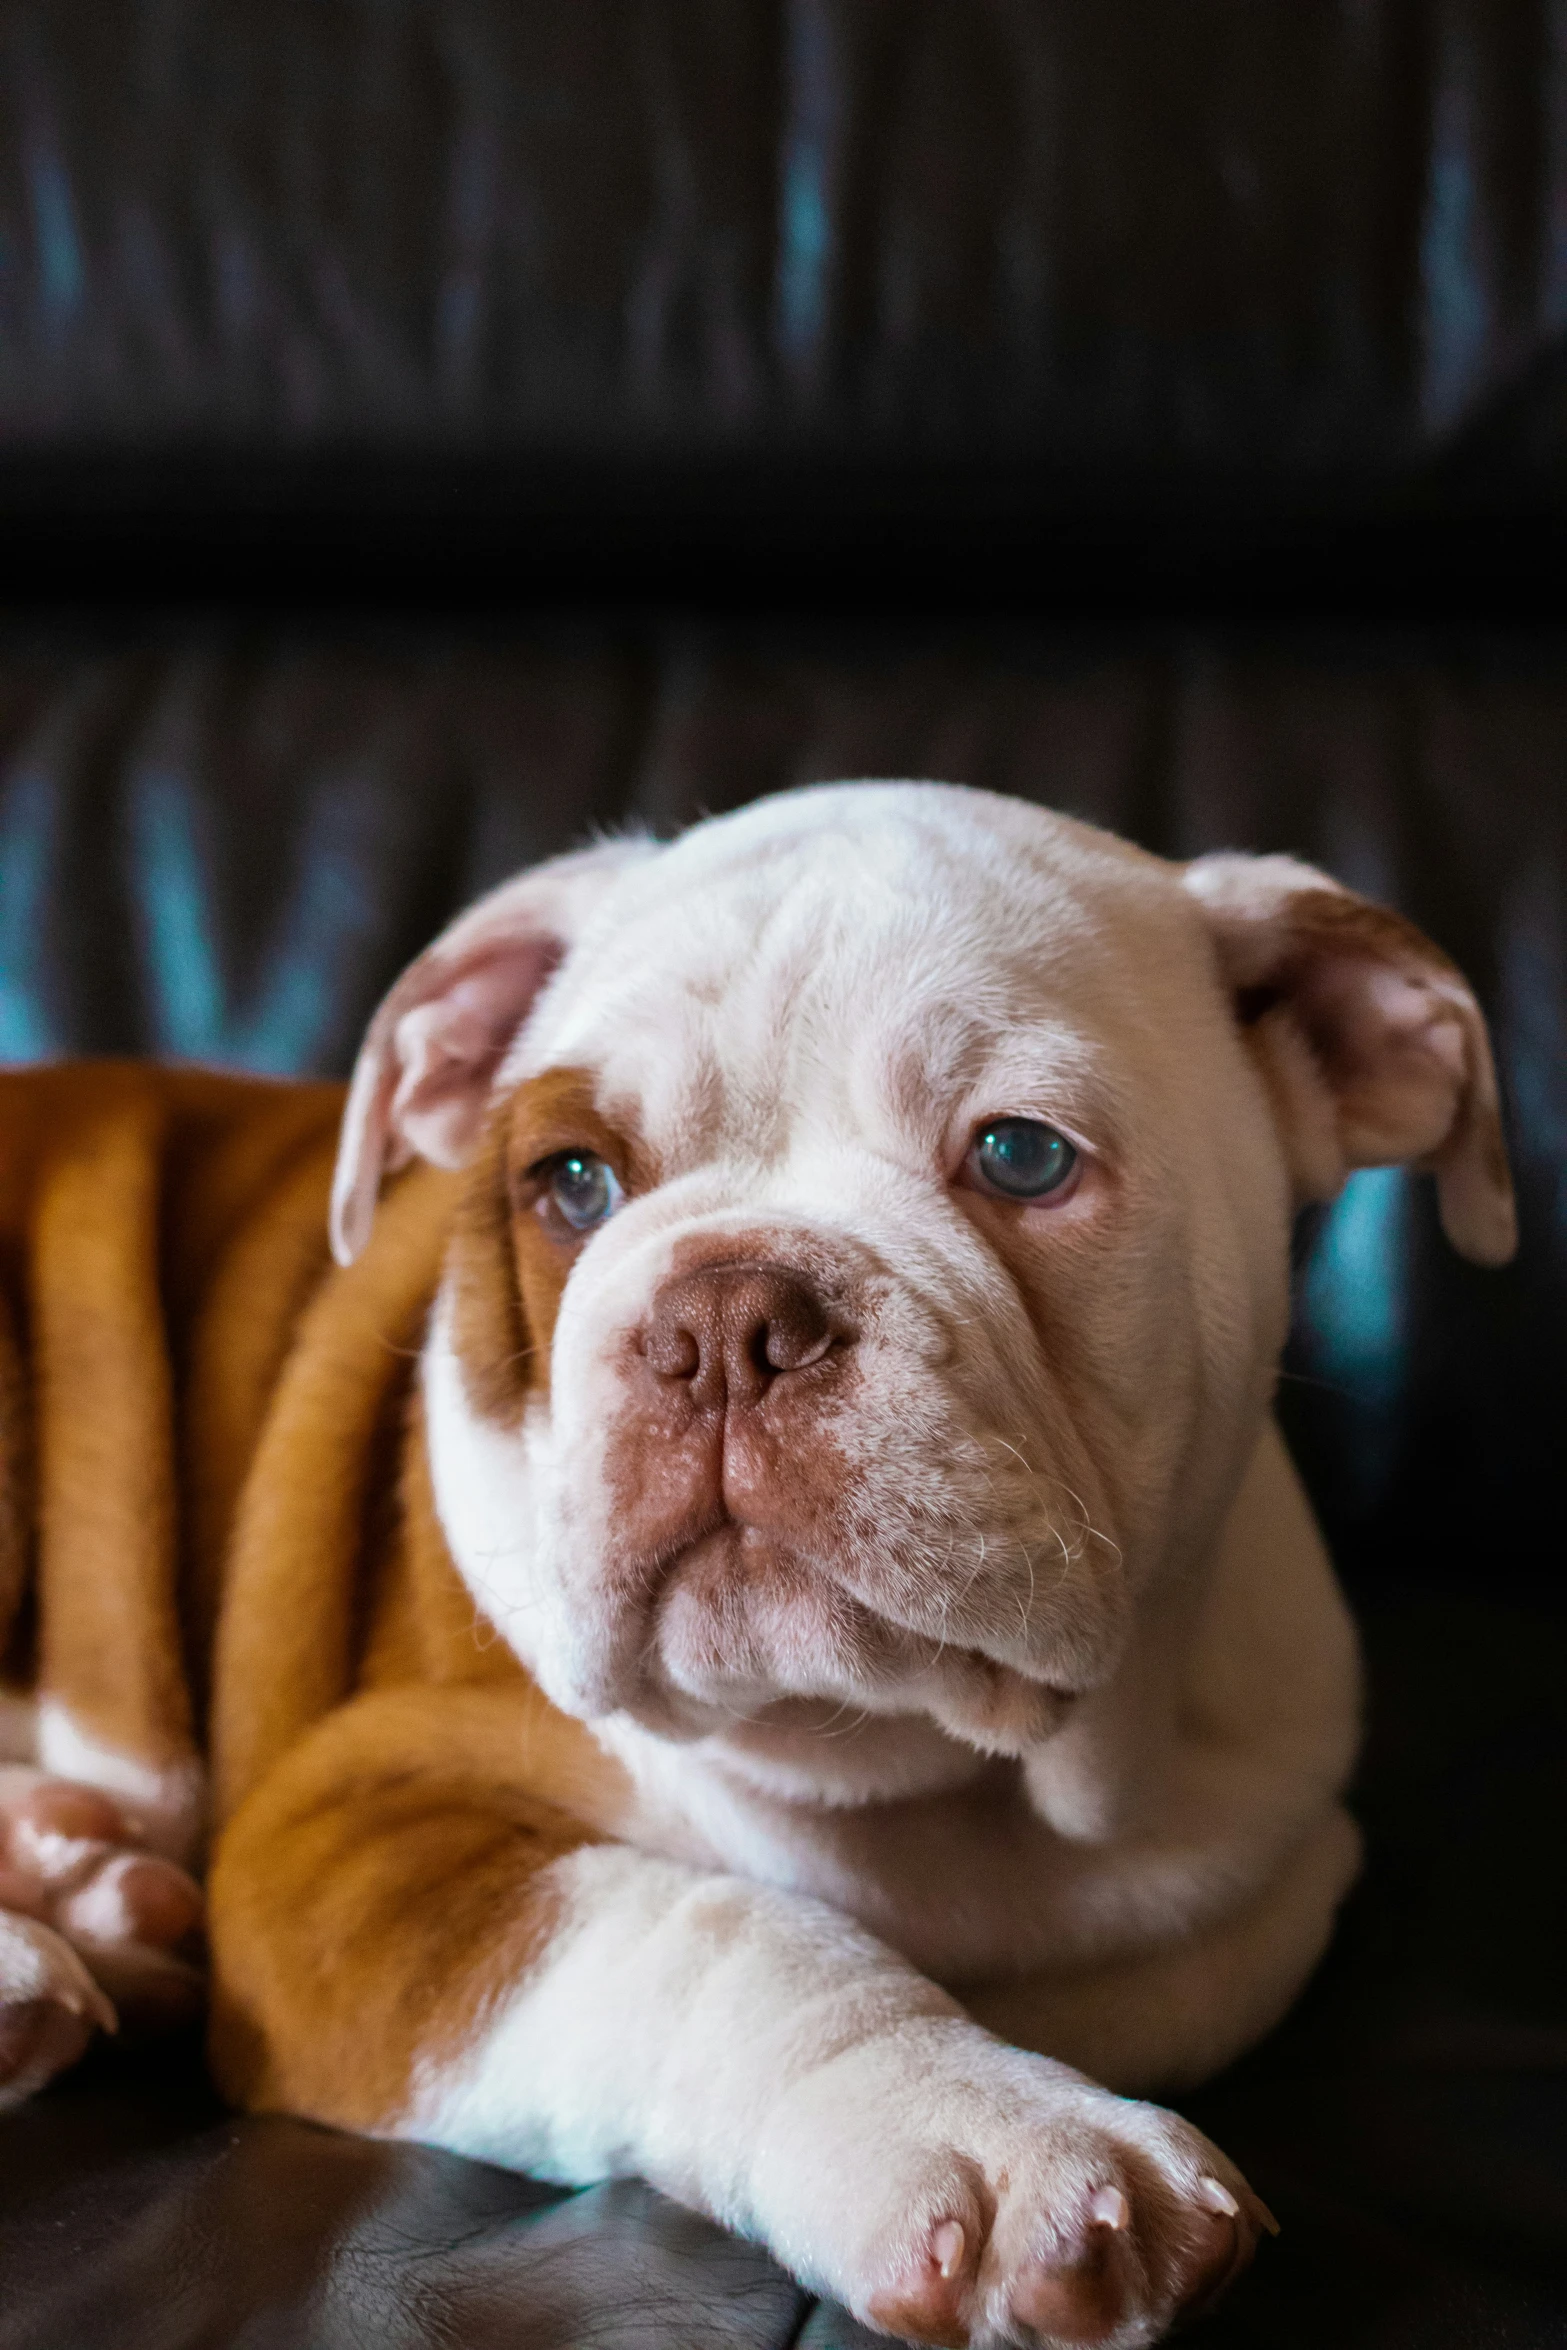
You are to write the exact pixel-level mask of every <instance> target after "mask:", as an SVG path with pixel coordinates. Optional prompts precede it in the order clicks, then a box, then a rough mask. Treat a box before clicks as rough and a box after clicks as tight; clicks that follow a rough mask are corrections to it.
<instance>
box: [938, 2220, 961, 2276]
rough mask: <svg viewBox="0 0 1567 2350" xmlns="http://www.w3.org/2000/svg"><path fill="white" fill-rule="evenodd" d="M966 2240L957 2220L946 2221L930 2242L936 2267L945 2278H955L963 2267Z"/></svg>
mask: <svg viewBox="0 0 1567 2350" xmlns="http://www.w3.org/2000/svg"><path fill="white" fill-rule="evenodd" d="M965 2243H966V2238H965V2236H964V2234H963V2230H962V2228H961V2226H960V2225H959V2223H958V2222H957V2221H956V2220H955V2219H944V2220H943V2221H942V2223H941V2225H940V2227H939V2228H938V2229H937V2230H936V2233H935V2234H934V2235H933V2236H932V2238H931V2240H930V2249H931V2253H932V2255H933V2257H934V2259H935V2262H936V2267H937V2269H938V2270H939V2271H940V2273H941V2275H942V2276H944V2277H955V2276H956V2275H957V2273H958V2270H959V2269H960V2268H961V2267H962V2266H963V2251H964V2245H965Z"/></svg>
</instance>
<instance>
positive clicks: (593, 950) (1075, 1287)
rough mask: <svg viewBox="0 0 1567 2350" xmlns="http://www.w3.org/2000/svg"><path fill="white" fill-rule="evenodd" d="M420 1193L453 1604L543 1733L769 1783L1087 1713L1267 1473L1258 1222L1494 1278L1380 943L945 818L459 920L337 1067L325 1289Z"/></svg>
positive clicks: (697, 851) (996, 825) (1389, 937)
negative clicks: (461, 1604) (344, 1065)
mask: <svg viewBox="0 0 1567 2350" xmlns="http://www.w3.org/2000/svg"><path fill="white" fill-rule="evenodd" d="M412 1155H419V1156H423V1157H425V1158H427V1159H430V1160H432V1161H434V1162H436V1163H437V1164H440V1165H443V1166H457V1165H462V1166H466V1167H467V1169H468V1174H467V1178H466V1184H465V1190H464V1196H463V1205H462V1208H461V1211H460V1214H459V1218H458V1224H457V1229H456V1231H455V1234H454V1238H453V1243H452V1248H451V1254H450V1258H449V1261H448V1267H447V1274H446V1279H445V1282H444V1285H443V1288H442V1292H441V1296H440V1299H439V1302H438V1305H437V1309H436V1316H435V1322H434V1326H433V1330H432V1336H431V1341H430V1345H429V1348H428V1350H427V1355H426V1363H425V1392H426V1405H427V1412H428V1424H429V1430H430V1442H431V1459H432V1470H433V1474H434V1479H435V1487H436V1493H437V1498H438V1501H439V1504H440V1508H441V1514H442V1518H443V1522H444V1524H445V1527H446V1531H447V1534H448V1537H449V1539H450V1541H451V1543H452V1548H453V1551H454V1555H455V1556H456V1558H457V1560H458V1564H459V1566H460V1568H461V1569H462V1571H463V1573H464V1575H465V1576H466V1578H467V1579H468V1581H469V1583H470V1585H471V1587H472V1589H473V1591H474V1593H475V1596H476V1598H477V1599H478V1600H479V1602H480V1604H481V1606H482V1607H483V1608H484V1609H485V1610H486V1611H487V1612H488V1613H489V1614H490V1615H491V1616H492V1617H493V1619H494V1621H495V1623H496V1624H497V1626H498V1627H499V1628H500V1630H501V1631H502V1632H503V1633H504V1635H505V1636H506V1637H507V1638H508V1640H510V1641H511V1643H512V1644H513V1646H514V1647H515V1648H516V1649H517V1650H518V1652H519V1653H520V1654H521V1655H522V1656H523V1658H524V1659H525V1661H526V1662H527V1663H528V1665H529V1666H530V1668H531V1670H532V1671H533V1672H534V1673H535V1674H536V1676H537V1677H538V1679H539V1681H540V1682H541V1684H542V1685H543V1687H544V1688H545V1690H546V1691H547V1692H548V1694H549V1695H550V1696H551V1697H553V1698H554V1699H555V1700H556V1702H557V1703H559V1704H560V1705H562V1706H564V1707H565V1708H567V1709H568V1710H570V1711H572V1712H574V1713H577V1714H579V1715H582V1716H584V1717H587V1718H594V1717H602V1716H606V1715H610V1714H614V1713H622V1712H623V1713H628V1714H630V1715H631V1716H632V1717H634V1718H635V1719H637V1720H639V1721H640V1722H642V1723H643V1724H644V1725H645V1726H647V1727H649V1728H652V1729H656V1730H658V1731H660V1732H663V1733H665V1734H666V1735H671V1736H676V1737H686V1738H689V1737H692V1736H697V1737H702V1736H720V1737H722V1738H724V1739H725V1740H726V1741H728V1742H729V1743H730V1745H731V1746H732V1747H733V1748H734V1750H735V1751H736V1752H737V1753H739V1752H745V1751H749V1752H751V1753H753V1754H754V1755H756V1756H757V1757H759V1758H760V1757H761V1756H762V1755H764V1754H765V1753H766V1752H767V1750H768V1744H769V1740H773V1741H774V1742H775V1743H776V1741H777V1740H778V1739H780V1738H781V1737H783V1736H784V1735H785V1734H786V1733H789V1732H798V1730H799V1729H800V1728H802V1727H805V1726H808V1725H810V1724H812V1723H815V1724H816V1725H818V1726H819V1727H824V1726H826V1724H827V1723H828V1722H829V1721H830V1719H831V1718H832V1716H833V1714H834V1712H835V1710H836V1709H853V1710H855V1711H856V1712H858V1711H862V1710H863V1711H865V1712H869V1713H870V1714H872V1715H895V1716H900V1717H907V1716H910V1715H919V1716H924V1717H926V1718H927V1719H929V1720H934V1722H935V1723H937V1724H939V1725H940V1726H941V1728H942V1729H943V1730H944V1731H946V1732H948V1733H950V1734H952V1735H955V1736H956V1737H958V1738H960V1739H962V1740H965V1741H967V1742H968V1743H969V1744H970V1745H971V1746H974V1747H978V1748H980V1749H984V1750H988V1751H991V1752H1010V1753H1016V1752H1019V1751H1021V1750H1023V1749H1024V1748H1025V1747H1027V1746H1029V1745H1031V1744H1032V1743H1034V1742H1035V1741H1037V1740H1039V1739H1040V1738H1042V1737H1044V1736H1045V1735H1047V1734H1048V1733H1049V1731H1050V1730H1051V1728H1052V1727H1053V1726H1054V1724H1055V1723H1056V1722H1057V1720H1058V1719H1059V1718H1060V1716H1061V1714H1062V1710H1063V1708H1064V1707H1066V1706H1067V1705H1068V1704H1069V1703H1070V1700H1071V1699H1072V1698H1073V1696H1074V1695H1077V1694H1079V1693H1081V1692H1084V1691H1086V1690H1088V1689H1091V1688H1094V1687H1097V1686H1099V1685H1101V1684H1103V1683H1104V1681H1105V1680H1106V1679H1107V1678H1108V1677H1109V1676H1110V1675H1112V1674H1113V1672H1114V1670H1115V1665H1116V1661H1117V1658H1118V1655H1119V1654H1120V1652H1121V1649H1122V1647H1123V1645H1124V1642H1125V1639H1126V1634H1127V1629H1128V1624H1129V1620H1130V1616H1131V1613H1132V1611H1134V1610H1135V1608H1136V1606H1137V1604H1138V1601H1139V1598H1140V1596H1141V1595H1142V1594H1143V1593H1144V1592H1145V1591H1146V1590H1147V1589H1148V1588H1149V1587H1150V1585H1151V1584H1153V1583H1155V1582H1156V1581H1158V1580H1159V1579H1160V1578H1168V1577H1170V1576H1171V1575H1178V1574H1179V1573H1180V1572H1181V1571H1182V1569H1183V1567H1184V1566H1187V1565H1189V1564H1190V1563H1192V1561H1193V1559H1194V1557H1195V1555H1196V1554H1197V1552H1198V1551H1199V1550H1200V1548H1201V1546H1202V1545H1204V1544H1205V1543H1206V1542H1208V1541H1209V1540H1211V1537H1212V1534H1213V1531H1214V1528H1215V1526H1216V1523H1217V1521H1218V1518H1219V1516H1220V1514H1221V1513H1222V1511H1223V1509H1224V1508H1225V1506H1226V1504H1227V1502H1228V1499H1229V1497H1230V1495H1231V1494H1232V1492H1233V1490H1234V1486H1235V1482H1236V1479H1237V1478H1238V1476H1239V1474H1240V1471H1241V1469H1242V1467H1243V1466H1244V1463H1245V1459H1246V1457H1247V1455H1248V1453H1249V1451H1250V1448H1251V1446H1252V1444H1253V1443H1254V1441H1255V1437H1256V1432H1257V1428H1258V1424H1259V1419H1260V1416H1261V1414H1262V1412H1263V1411H1264V1409H1265V1408H1266V1403H1267V1399H1268V1396H1269V1393H1270V1389H1271V1384H1272V1380H1273V1376H1274V1366H1275V1362H1276V1358H1277V1354H1278V1350H1279V1346H1280V1343H1281V1341H1282V1338H1283V1335H1284V1329H1285V1322H1286V1315H1287V1262H1288V1230H1289V1220H1290V1215H1291V1210H1292V1207H1293V1205H1294V1204H1295V1203H1296V1202H1297V1201H1299V1200H1301V1199H1303V1198H1315V1199H1321V1198H1325V1197H1327V1196H1329V1195H1330V1194H1331V1193H1332V1192H1333V1191H1334V1190H1336V1189H1337V1187H1338V1185H1339V1184H1340V1183H1341V1182H1342V1181H1343V1178H1344V1176H1345V1173H1346V1171H1347V1170H1348V1169H1350V1168H1352V1167H1356V1166H1363V1165H1367V1164H1373V1163H1384V1162H1389V1161H1394V1160H1408V1161H1412V1162H1417V1163H1421V1164H1424V1165H1427V1166H1429V1167H1431V1168H1433V1169H1434V1171H1435V1174H1436V1178H1437V1184H1438V1189H1439V1194H1440V1200H1441V1207H1442V1214H1443V1217H1444V1221H1445V1223H1446V1226H1447V1230H1448V1232H1449V1234H1450V1235H1451V1237H1452V1239H1453V1240H1454V1242H1455V1243H1456V1245H1457V1246H1458V1247H1459V1248H1460V1249H1462V1250H1463V1251H1464V1252H1465V1253H1466V1254H1468V1255H1470V1256H1472V1257H1476V1258H1479V1259H1481V1260H1483V1261H1499V1260H1500V1259H1501V1258H1503V1257H1505V1256H1506V1255H1508V1254H1509V1253H1510V1251H1511V1247H1512V1238H1513V1225H1512V1207H1511V1195H1510V1190H1509V1185H1508V1179H1507V1170H1506V1164H1505V1160H1504V1157H1503V1153H1502V1148H1501V1141H1500V1130H1499V1125H1498V1120H1497V1110H1496V1092H1495V1084H1494V1079H1493V1075H1492V1070H1491V1061H1490V1055H1489V1052H1488V1049H1487V1044H1486V1038H1485V1031H1484V1027H1483V1024H1482V1022H1481V1019H1480V1015H1479V1013H1478V1011H1477V1010H1476V1007H1475V1004H1474V1000H1473V998H1472V996H1471V995H1470V992H1469V990H1468V989H1467V987H1466V986H1465V985H1464V983H1463V981H1462V980H1461V979H1460V977H1459V976H1458V974H1457V973H1456V972H1455V971H1454V970H1453V969H1452V968H1451V966H1450V965H1448V964H1447V963H1446V962H1445V961H1444V959H1443V958H1442V957H1441V955H1440V954H1439V953H1438V952H1437V950H1436V949H1435V948H1433V947H1432V946H1431V945H1430V944H1429V943H1428V942H1427V941H1426V940H1424V939H1423V938H1421V937H1420V935H1419V934H1418V933H1417V932H1415V931H1414V930H1412V929H1411V928H1410V927H1409V926H1408V925H1407V924H1405V923H1404V922H1402V921H1401V920H1400V919H1399V918H1398V917H1396V916H1394V915H1392V914H1389V913H1387V912H1385V911H1383V910H1381V909H1378V908H1375V907H1372V906H1370V905H1368V904H1367V903H1365V901H1363V900H1361V899H1359V898H1356V897H1354V896H1352V895H1350V894H1349V893H1348V892H1346V891H1344V890H1341V889H1339V888H1338V887H1337V886H1336V885H1335V884H1334V883H1332V882H1330V881H1329V880H1327V879H1326V878H1325V877H1324V876H1322V875H1321V874H1318V873H1315V872H1313V871H1312V870H1311V869H1310V868H1308V867H1305V866H1301V865H1297V864H1295V863H1293V862H1292V861H1290V860H1287V859H1282V858H1260V859H1257V858H1246V857H1216V858H1208V859H1201V860H1199V861H1198V862H1197V863H1196V864H1194V865H1189V866H1186V867H1180V866H1175V865H1170V864H1167V863H1165V862H1163V861H1162V860H1160V859H1158V858H1155V857H1151V856H1148V855H1146V854H1144V853H1142V852H1141V851H1139V850H1136V849H1133V848H1130V847H1128V846H1126V845H1125V844H1124V843H1122V842H1119V841H1116V840H1114V839H1112V838H1110V837H1109V836H1107V835H1105V834H1102V833H1098V832H1095V831H1093V830H1091V829H1090V828H1088V827H1086V826H1084V825H1081V824H1076V823H1073V822H1070V821H1068V820H1067V819H1065V818H1062V817H1058V816H1053V815H1048V814H1045V813H1043V812H1041V811H1039V810H1037V809H1034V808H1031V807H1027V806H1024V805H1021V804H1017V803H1013V802H1009V801H1004V800H1000V799H995V798H991V797H990V796H988V795H985V794H981V793H971V792H965V791H959V790H952V789H948V788H945V787H941V786H936V785H912V784H909V785H904V784H881V785H847V786H839V787H832V788H822V789H817V790H811V791H806V792H799V793H794V794H791V795H788V796H786V797H784V798H781V799H777V800H773V801H768V802H763V803H761V804H760V805H758V806H756V807H754V808H751V809H749V810H747V811H745V812H743V813H742V814H740V815H737V816H732V817H727V818H724V819H722V820H720V821H716V822H711V823H707V824H704V825H700V826H698V827H697V828H696V829H695V830H694V831H692V832H690V833H688V834H686V835H685V836H684V838H682V839H681V840H679V841H677V842H676V843H674V845H673V846H670V847H657V846H654V845H653V844H651V843H646V842H626V841H621V842H613V843H609V844H606V845H604V846H602V847H599V848H596V849H590V850H588V851H586V852H584V853H583V854H582V855H580V856H576V857H568V858H564V859H561V860H559V861H558V862H556V863H555V864H553V865H547V866H544V867H542V868H540V869H539V870H538V871H536V872H534V873H531V874H526V875H524V876H523V877H522V878H521V879H520V880H518V881H515V882H512V883H510V884H508V885H507V886H506V887H505V888H503V889H501V890H499V891H497V892H496V893H495V894H494V895H493V896H491V897H490V898H488V899H486V900H485V901H483V903H481V904H480V905H478V906H476V907H475V908H473V909H472V910H471V911H470V912H469V913H467V914H465V915H464V916H463V917H462V918H461V919H460V920H459V921H458V922H457V923H455V924H454V925H453V926H452V928H451V929H450V930H449V931H448V932H447V933H446V934H445V936H444V937H443V938H441V939H440V940H438V941H437V942H436V944H435V945H434V946H433V947H431V948H430V949H429V951H428V952H427V953H426V954H425V955H423V956H421V957H420V959H419V960H418V961H417V962H416V963H415V964H414V965H413V966H412V967H411V969H410V970H409V971H408V972H406V973H405V974H404V976H403V978H402V979H401V980H400V981H399V982H398V984H397V986H396V987H395V988H394V989H393V991H392V993H391V994H390V996H389V997H388V998H387V1000H386V1002H385V1003H384V1004H383V1005H382V1007H381V1009H380V1011H379V1012H378V1013H377V1015H376V1018H375V1021H374V1023H373V1025H372V1027H371V1029H370V1032H369V1036H368V1038H367V1041H366V1044H365V1047H364V1051H363V1054H362V1055H361V1058H360V1062H359V1066H358V1069H357V1071H356V1074H355V1078H354V1083H353V1088H352V1093H351V1096H350V1101H349V1106H348V1111H347V1115H346V1120H345V1127H344V1139H343V1148H342V1157H341V1161H340V1164H339V1170H338V1183H337V1191H336V1196H335V1203H334V1239H335V1244H336V1246H337V1249H338V1252H339V1254H340V1255H341V1256H344V1257H345V1258H346V1257H349V1256H352V1254H353V1253H354V1252H355V1251H356V1250H357V1249H358V1248H359V1246H360V1245H361V1244H362V1243H363V1241H364V1239H365V1237H366V1235H367V1233H368V1230H369V1227H370V1222H371V1219H372V1216H373V1213H374V1205H375V1198H376V1193H377V1188H378V1185H379V1182H380V1178H381V1174H382V1171H383V1169H384V1168H385V1167H387V1166H389V1165H395V1164H396V1163H397V1162H398V1161H399V1160H402V1159H405V1158H407V1157H409V1156H412ZM780 1751H781V1749H780Z"/></svg>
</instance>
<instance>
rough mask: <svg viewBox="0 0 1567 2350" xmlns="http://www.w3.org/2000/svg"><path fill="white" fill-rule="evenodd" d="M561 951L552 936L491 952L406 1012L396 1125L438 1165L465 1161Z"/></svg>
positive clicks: (399, 1030)
mask: <svg viewBox="0 0 1567 2350" xmlns="http://www.w3.org/2000/svg"><path fill="white" fill-rule="evenodd" d="M560 952H561V950H560V947H559V945H558V944H557V942H556V941H555V940H553V939H530V940H528V941H526V942H525V943H522V944H517V945H513V946H511V947H509V948H506V949H504V950H500V951H496V952H492V953H491V954H490V955H488V956H486V957H485V958H484V960H483V961H482V962H470V963H469V964H468V965H467V967H466V968H465V969H464V970H463V971H462V972H461V974H460V976H456V977H454V978H453V979H452V981H451V982H450V983H449V984H448V985H447V986H446V987H444V988H443V989H442V990H441V992H440V994H438V995H436V996H434V997H432V998H431V999H430V1000H429V1001H428V1002H426V1003H422V1004H416V1005H415V1006H414V1008H413V1009H412V1010H411V1011H408V1012H405V1013H404V1014H403V1016H402V1018H401V1019H400V1020H399V1021H398V1023H397V1027H396V1030H395V1040H396V1041H395V1053H396V1058H397V1061H398V1063H399V1064H400V1068H401V1075H400V1076H399V1079H398V1083H397V1090H396V1092H395V1093H394V1094H393V1096H392V1105H391V1126H392V1131H393V1134H394V1135H395V1137H396V1138H397V1140H398V1141H399V1142H400V1143H401V1144H402V1145H403V1146H404V1147H405V1148H406V1149H408V1150H410V1151H413V1152H415V1153H417V1155H418V1156H419V1157H420V1158H424V1159H428V1160H429V1161H430V1162H431V1163H432V1165H434V1166H437V1167H456V1166H460V1165H461V1164H462V1161H463V1160H464V1159H465V1158H466V1157H467V1155H468V1152H469V1151H470V1150H471V1148H472V1146H473V1143H474V1141H475V1139H476V1137H477V1135H478V1131H479V1126H480V1123H481V1121H482V1119H483V1117H484V1112H485V1108H486V1106H487V1104H488V1102H489V1097H490V1088H491V1086H492V1084H493V1083H494V1079H495V1074H496V1071H497V1070H498V1069H499V1067H500V1065H501V1062H502V1060H503V1059H504V1058H505V1055H506V1050H507V1047H508V1046H509V1045H510V1043H511V1041H512V1039H513V1037H514V1036H515V1035H516V1033H517V1031H518V1029H519V1028H520V1026H521V1025H522V1022H523V1020H524V1019H525V1018H526V1016H527V1013H528V1011H529V1009H530V1007H531V1005H532V1003H533V1000H534V998H535V996H536V995H537V994H538V992H539V989H540V988H541V987H542V986H543V984H544V982H545V980H546V979H547V978H548V977H549V975H550V973H551V971H552V970H553V969H554V968H555V965H556V964H557V963H558V962H559V960H560Z"/></svg>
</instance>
